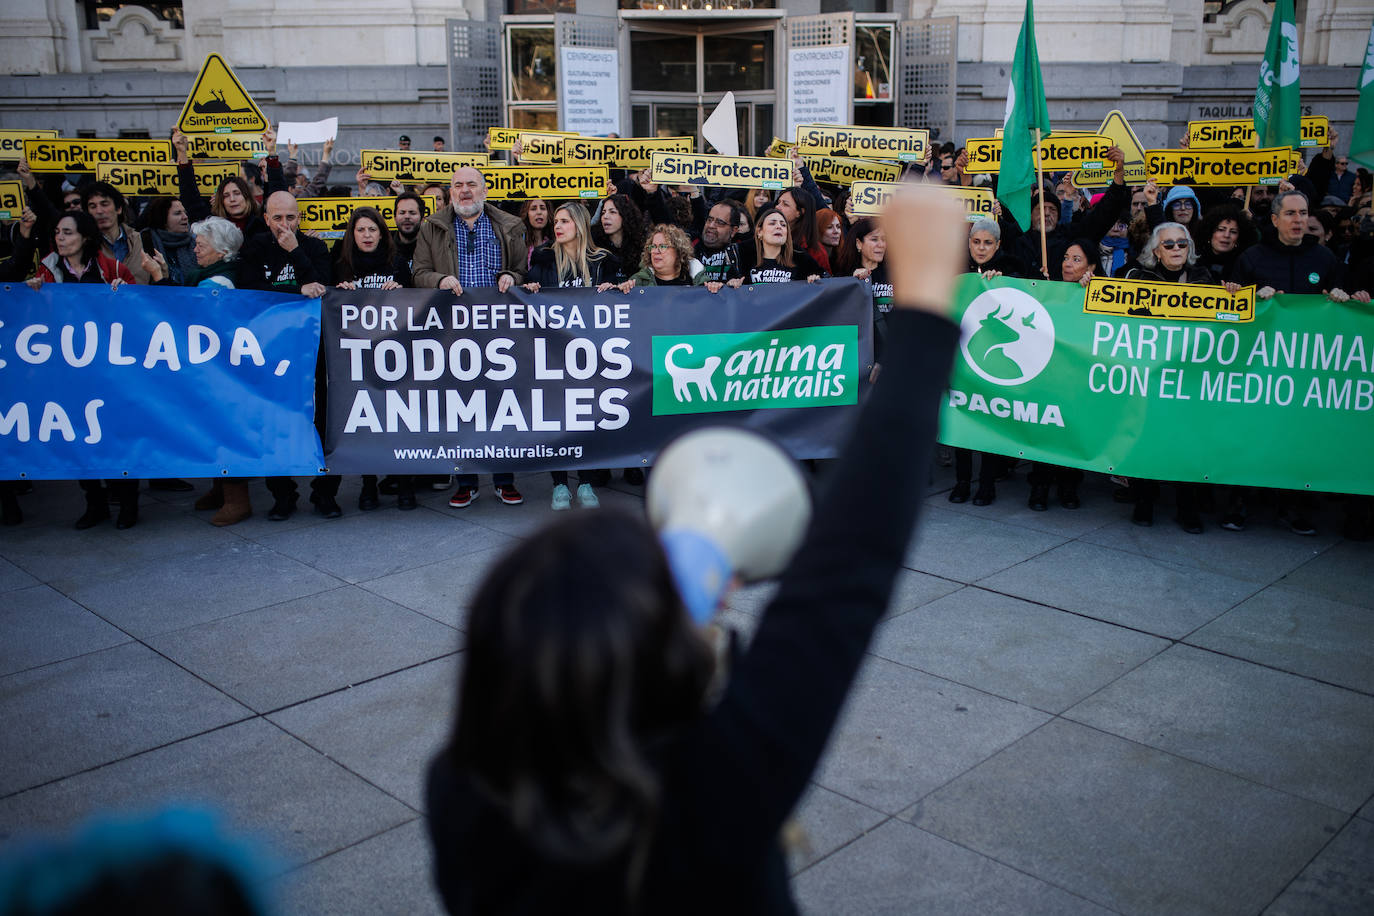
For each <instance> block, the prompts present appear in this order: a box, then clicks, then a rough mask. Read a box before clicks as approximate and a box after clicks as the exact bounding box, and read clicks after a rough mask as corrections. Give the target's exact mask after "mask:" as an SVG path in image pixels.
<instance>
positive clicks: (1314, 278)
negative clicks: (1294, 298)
mask: <svg viewBox="0 0 1374 916" xmlns="http://www.w3.org/2000/svg"><path fill="white" fill-rule="evenodd" d="M1321 278H1322V275H1321V274H1319V273H1317V272H1316V271H1315V270H1314V271H1312V272H1311V273H1310V274H1308V275H1307V282H1308V283H1311V284H1312V285H1313V286H1316V285H1317V281H1319V280H1320V279H1321Z"/></svg>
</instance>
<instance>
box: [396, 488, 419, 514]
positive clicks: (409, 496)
mask: <svg viewBox="0 0 1374 916" xmlns="http://www.w3.org/2000/svg"><path fill="white" fill-rule="evenodd" d="M418 506H419V503H417V502H416V501H415V492H414V491H413V490H412V491H411V492H409V493H398V494H396V508H397V509H400V510H401V511H402V512H409V511H410V510H411V509H414V508H417V507H418Z"/></svg>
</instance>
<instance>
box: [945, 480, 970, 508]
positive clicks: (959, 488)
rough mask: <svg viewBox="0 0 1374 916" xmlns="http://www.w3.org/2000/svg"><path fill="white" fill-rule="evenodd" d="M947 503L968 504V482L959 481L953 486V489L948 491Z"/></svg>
mask: <svg viewBox="0 0 1374 916" xmlns="http://www.w3.org/2000/svg"><path fill="white" fill-rule="evenodd" d="M949 501H950V502H952V503H966V502H968V481H967V480H961V481H959V482H958V483H956V484H955V485H954V489H953V490H950V491H949Z"/></svg>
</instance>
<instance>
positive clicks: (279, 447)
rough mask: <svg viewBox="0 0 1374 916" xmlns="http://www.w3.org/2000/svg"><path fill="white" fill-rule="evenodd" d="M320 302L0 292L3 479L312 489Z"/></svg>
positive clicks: (152, 291) (170, 291)
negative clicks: (273, 479)
mask: <svg viewBox="0 0 1374 916" xmlns="http://www.w3.org/2000/svg"><path fill="white" fill-rule="evenodd" d="M319 328H320V312H319V302H318V301H317V300H313V299H306V298H303V297H301V296H290V295H284V294H281V293H263V292H250V291H233V292H225V293H221V292H220V291H219V290H200V289H185V288H181V287H164V286H132V285H125V286H121V287H120V288H119V289H116V290H111V289H110V288H109V287H107V286H104V285H100V284H83V285H80V286H76V285H69V284H55V283H49V284H46V285H44V286H43V288H42V289H40V290H37V291H34V290H31V289H29V288H28V287H26V286H24V285H21V284H13V285H6V286H5V287H4V288H3V289H0V479H7V480H13V479H19V478H28V479H38V480H62V479H72V478H119V477H125V476H127V477H221V476H231V477H255V476H261V475H266V474H280V475H314V474H316V473H318V472H319V469H320V468H321V467H322V466H323V464H324V461H323V454H322V452H321V449H320V440H319V437H318V436H317V435H316V432H315V428H314V426H313V425H312V423H311V418H312V416H313V410H314V407H313V404H314V385H315V359H316V353H317V350H318V345H319Z"/></svg>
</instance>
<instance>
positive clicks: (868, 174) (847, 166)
mask: <svg viewBox="0 0 1374 916" xmlns="http://www.w3.org/2000/svg"><path fill="white" fill-rule="evenodd" d="M802 161H803V162H805V163H806V167H807V168H808V169H810V170H811V177H812V178H814V179H816V180H817V181H827V182H830V183H831V184H843V185H850V184H853V183H854V182H856V181H896V180H897V179H898V178H901V177H902V164H901V163H900V162H869V161H868V160H867V159H841V158H839V157H835V156H806V157H803V159H802Z"/></svg>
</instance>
